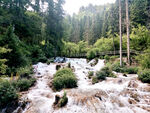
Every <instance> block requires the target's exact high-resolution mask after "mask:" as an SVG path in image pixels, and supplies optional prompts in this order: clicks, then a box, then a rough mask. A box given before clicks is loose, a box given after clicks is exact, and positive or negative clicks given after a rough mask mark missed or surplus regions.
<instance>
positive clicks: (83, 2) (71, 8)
mask: <svg viewBox="0 0 150 113" xmlns="http://www.w3.org/2000/svg"><path fill="white" fill-rule="evenodd" d="M65 1H66V3H65V4H64V10H65V11H66V12H67V13H69V14H70V15H72V14H73V13H77V12H78V11H79V8H80V7H81V6H88V4H90V3H91V4H93V5H103V4H107V3H113V2H115V1H116V0H65Z"/></svg>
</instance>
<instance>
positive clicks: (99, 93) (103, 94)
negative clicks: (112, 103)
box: [95, 90, 109, 100]
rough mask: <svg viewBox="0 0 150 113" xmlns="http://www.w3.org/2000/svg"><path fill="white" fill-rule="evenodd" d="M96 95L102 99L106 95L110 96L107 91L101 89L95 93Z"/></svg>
mask: <svg viewBox="0 0 150 113" xmlns="http://www.w3.org/2000/svg"><path fill="white" fill-rule="evenodd" d="M95 97H97V98H99V99H100V100H102V98H101V97H105V98H108V97H109V96H108V95H107V93H106V92H105V91H102V90H101V91H99V92H98V93H96V94H95Z"/></svg>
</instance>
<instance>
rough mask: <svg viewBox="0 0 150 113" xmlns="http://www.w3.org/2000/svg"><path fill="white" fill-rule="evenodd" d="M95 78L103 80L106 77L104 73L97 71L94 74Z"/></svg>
mask: <svg viewBox="0 0 150 113" xmlns="http://www.w3.org/2000/svg"><path fill="white" fill-rule="evenodd" d="M96 76H97V79H99V80H105V79H106V77H107V76H108V75H107V74H106V72H104V71H98V72H96Z"/></svg>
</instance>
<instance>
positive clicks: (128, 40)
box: [126, 0, 131, 65]
mask: <svg viewBox="0 0 150 113" xmlns="http://www.w3.org/2000/svg"><path fill="white" fill-rule="evenodd" d="M126 26H127V61H128V64H129V65H131V60H130V31H129V6H128V0H126Z"/></svg>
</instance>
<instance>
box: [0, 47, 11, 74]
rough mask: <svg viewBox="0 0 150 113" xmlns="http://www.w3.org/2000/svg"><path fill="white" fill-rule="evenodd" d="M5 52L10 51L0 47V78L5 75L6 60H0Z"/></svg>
mask: <svg viewBox="0 0 150 113" xmlns="http://www.w3.org/2000/svg"><path fill="white" fill-rule="evenodd" d="M7 52H10V49H6V48H4V47H0V76H1V75H4V74H5V73H6V69H7V65H6V64H5V63H6V62H7V59H1V56H2V54H4V53H7Z"/></svg>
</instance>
